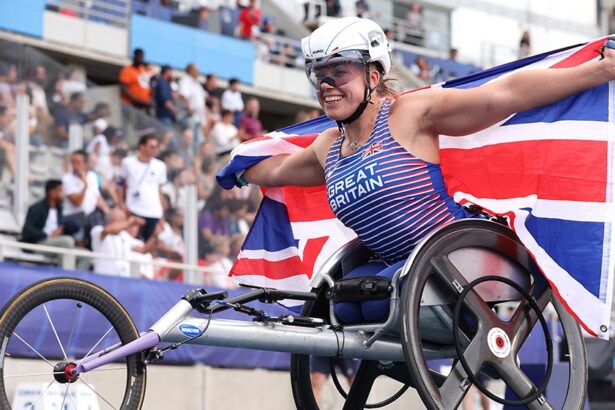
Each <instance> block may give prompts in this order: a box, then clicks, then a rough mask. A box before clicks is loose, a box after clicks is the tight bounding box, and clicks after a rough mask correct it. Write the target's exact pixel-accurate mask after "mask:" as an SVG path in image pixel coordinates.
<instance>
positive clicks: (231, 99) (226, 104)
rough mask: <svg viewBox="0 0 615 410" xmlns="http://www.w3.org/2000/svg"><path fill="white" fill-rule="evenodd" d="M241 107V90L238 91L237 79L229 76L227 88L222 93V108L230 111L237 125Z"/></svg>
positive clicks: (242, 106) (241, 110)
mask: <svg viewBox="0 0 615 410" xmlns="http://www.w3.org/2000/svg"><path fill="white" fill-rule="evenodd" d="M243 108H244V105H243V97H242V96H241V91H239V80H238V79H236V78H231V79H230V80H229V82H228V88H227V89H226V90H224V92H223V93H222V109H223V110H229V111H231V112H232V113H233V115H234V116H235V119H234V121H233V123H234V124H235V125H238V124H239V120H240V119H241V113H242V112H243Z"/></svg>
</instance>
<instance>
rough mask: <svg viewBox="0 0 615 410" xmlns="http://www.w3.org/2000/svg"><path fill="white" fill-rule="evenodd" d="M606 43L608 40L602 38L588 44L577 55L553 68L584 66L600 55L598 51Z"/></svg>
mask: <svg viewBox="0 0 615 410" xmlns="http://www.w3.org/2000/svg"><path fill="white" fill-rule="evenodd" d="M605 41H606V39H604V38H602V39H600V40H596V41H593V42H591V43H588V44H587V45H585V46H584V47H583V48H582V49H580V50H579V51H577V52H576V53H574V54H572V55H571V56H569V57H567V58H565V59H563V60H562V61H560V62H558V63H557V64H554V65H552V66H551V68H565V67H574V66H577V65H579V64H583V63H585V62H587V61H589V60H592V59H594V58H596V57H598V56H599V55H600V54H599V53H598V51H599V50H600V48H601V47H602V46H603V45H604V42H605Z"/></svg>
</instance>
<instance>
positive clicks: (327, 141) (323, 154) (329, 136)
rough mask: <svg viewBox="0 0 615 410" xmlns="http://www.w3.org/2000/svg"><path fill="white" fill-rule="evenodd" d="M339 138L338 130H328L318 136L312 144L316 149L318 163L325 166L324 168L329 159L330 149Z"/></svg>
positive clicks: (333, 128)
mask: <svg viewBox="0 0 615 410" xmlns="http://www.w3.org/2000/svg"><path fill="white" fill-rule="evenodd" d="M339 136H340V132H339V130H338V129H337V128H335V127H332V128H327V129H326V130H324V131H323V132H321V133H320V134H318V137H316V139H315V140H314V142H313V143H312V145H311V146H312V148H313V149H314V152H315V153H316V156H317V157H318V161H319V162H320V163H321V164H323V167H324V163H325V161H326V159H327V154H328V153H329V148H331V145H333V143H334V142H335V140H336V139H337V138H338V137H339Z"/></svg>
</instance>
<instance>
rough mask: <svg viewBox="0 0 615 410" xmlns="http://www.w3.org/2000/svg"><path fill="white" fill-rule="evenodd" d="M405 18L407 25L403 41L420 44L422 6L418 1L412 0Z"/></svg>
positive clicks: (422, 29) (422, 28)
mask: <svg viewBox="0 0 615 410" xmlns="http://www.w3.org/2000/svg"><path fill="white" fill-rule="evenodd" d="M407 20H408V23H407V24H408V26H407V29H406V35H405V36H404V41H405V42H406V43H409V44H414V45H418V46H420V45H422V44H423V35H424V27H423V8H422V7H421V5H420V3H419V2H417V1H413V2H412V4H410V6H408V14H407Z"/></svg>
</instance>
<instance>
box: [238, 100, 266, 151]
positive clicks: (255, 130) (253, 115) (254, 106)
mask: <svg viewBox="0 0 615 410" xmlns="http://www.w3.org/2000/svg"><path fill="white" fill-rule="evenodd" d="M260 109H261V105H260V102H259V101H258V99H257V98H250V99H248V101H247V102H246V109H245V110H244V113H243V115H242V116H241V120H240V121H239V125H238V126H237V129H238V130H239V131H238V136H239V140H240V141H241V142H244V141H248V140H251V139H252V138H255V137H258V136H260V135H261V134H262V133H263V125H262V124H261V121H260V120H259V119H258V115H259V113H260Z"/></svg>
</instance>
